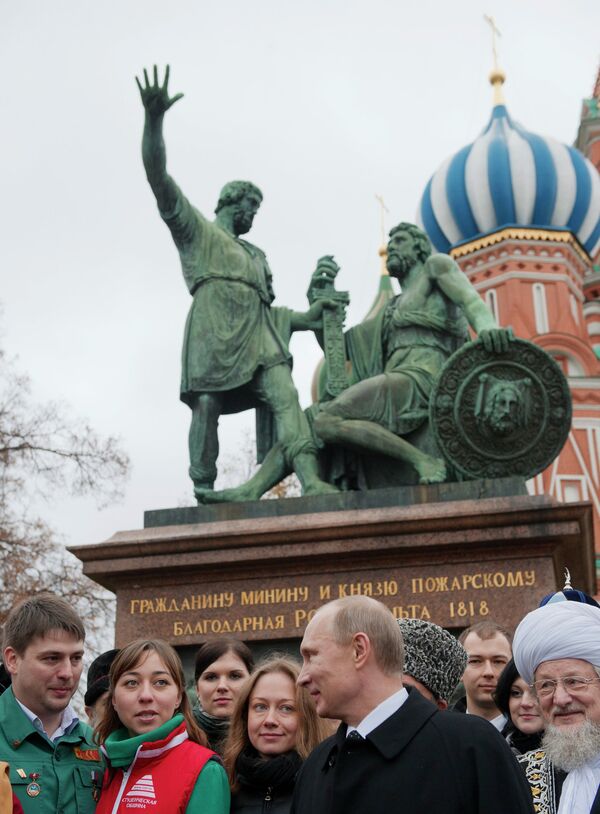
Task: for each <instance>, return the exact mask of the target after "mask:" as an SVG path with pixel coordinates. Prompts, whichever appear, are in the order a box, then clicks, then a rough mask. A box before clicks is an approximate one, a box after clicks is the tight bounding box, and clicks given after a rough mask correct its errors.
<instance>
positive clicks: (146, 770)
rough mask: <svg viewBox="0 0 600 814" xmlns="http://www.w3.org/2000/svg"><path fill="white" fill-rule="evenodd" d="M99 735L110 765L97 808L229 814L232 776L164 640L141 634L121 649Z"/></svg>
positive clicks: (129, 813) (127, 813)
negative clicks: (213, 748) (209, 737)
mask: <svg viewBox="0 0 600 814" xmlns="http://www.w3.org/2000/svg"><path fill="white" fill-rule="evenodd" d="M96 736H97V738H98V740H99V742H100V743H101V744H102V751H103V752H104V754H105V756H106V758H107V762H108V766H109V770H108V771H107V772H105V775H104V786H103V788H102V792H101V794H100V801H99V803H98V807H97V809H96V814H133V812H135V814H139V812H144V811H147V812H152V814H228V812H229V785H228V782H227V776H226V774H225V771H224V769H223V767H222V766H221V765H220V761H219V759H218V758H217V756H216V755H215V753H214V752H212V751H211V750H210V749H208V748H207V747H206V736H205V735H204V733H203V732H202V730H201V729H200V728H199V727H198V725H197V724H196V722H195V721H194V716H193V714H192V710H191V706H190V702H189V700H188V697H187V695H186V692H185V679H184V675H183V669H182V666H181V661H180V660H179V656H178V655H177V653H176V652H175V650H173V648H172V647H171V646H170V645H168V644H167V643H166V642H163V641H161V640H160V639H156V640H150V639H143V640H142V639H140V640H138V641H135V642H132V643H131V644H129V645H127V647H124V648H123V650H121V652H120V653H119V655H118V656H117V658H116V659H115V660H114V662H113V664H112V666H111V669H110V689H109V696H108V699H107V703H106V708H105V712H104V716H103V718H102V720H101V721H100V723H99V724H98V726H97V727H96Z"/></svg>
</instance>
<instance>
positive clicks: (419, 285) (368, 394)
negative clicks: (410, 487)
mask: <svg viewBox="0 0 600 814" xmlns="http://www.w3.org/2000/svg"><path fill="white" fill-rule="evenodd" d="M387 268H388V271H389V273H390V275H392V276H393V277H396V279H398V281H399V282H400V284H401V288H402V293H401V294H400V295H399V296H397V297H395V298H394V299H393V300H391V301H390V302H389V303H388V305H387V306H386V307H385V308H384V309H383V310H382V312H380V313H379V314H378V315H377V316H376V317H374V318H373V319H371V320H369V321H367V322H365V323H362V324H361V325H358V326H356V327H355V328H352V329H351V330H349V331H348V332H347V333H346V335H345V340H346V353H347V356H348V359H349V360H350V362H351V364H352V378H353V381H352V383H351V384H350V385H349V387H347V388H346V389H345V390H344V391H343V392H342V393H341V394H340V395H338V396H336V397H335V398H333V399H332V400H330V401H325V402H322V403H321V404H319V405H318V407H317V409H314V408H310V409H311V413H312V416H313V420H312V429H313V433H314V435H315V437H316V440H317V441H318V442H321V445H326V447H327V448H328V449H329V448H330V447H342V448H345V449H350V450H353V451H356V452H359V453H361V454H364V453H366V454H376V455H379V456H385V457H388V458H392V459H396V460H397V461H401V462H404V463H405V464H408V465H409V466H410V467H412V469H414V470H415V471H416V473H417V476H418V480H419V482H420V483H439V482H443V481H444V480H446V477H447V472H446V465H445V463H444V461H443V459H442V458H440V457H436V456H435V455H431V454H430V453H428V452H426V451H424V450H422V449H419V448H418V447H417V446H415V445H414V444H412V443H410V442H409V441H407V440H406V438H405V437H404V436H406V435H408V434H410V433H413V432H414V431H415V430H416V429H418V428H419V427H420V426H422V425H423V424H426V422H427V421H428V418H429V412H428V408H429V396H430V393H431V390H432V388H433V385H434V383H435V381H436V378H437V376H438V375H439V373H440V371H441V369H442V367H443V366H444V364H445V362H446V361H447V360H448V359H449V357H450V356H451V355H452V354H453V353H454V351H455V350H457V349H458V348H459V347H460V346H461V345H462V344H464V343H465V342H467V341H469V335H468V325H470V326H471V328H472V329H473V330H474V331H475V333H476V334H477V335H478V336H479V338H480V339H481V340H482V342H483V344H484V346H485V348H486V350H488V351H490V352H498V353H502V352H504V351H506V350H507V348H508V343H509V341H510V340H511V338H512V332H511V331H510V329H502V328H499V327H498V325H497V323H496V320H495V319H494V316H493V314H492V313H491V311H490V310H489V308H488V307H487V305H486V304H485V303H484V302H483V300H482V299H481V297H480V296H479V294H478V293H477V291H476V290H475V289H474V288H473V286H472V285H471V283H470V282H469V280H468V279H467V278H466V277H465V275H464V274H463V273H462V271H461V270H460V269H459V267H458V266H457V264H456V263H455V262H454V260H453V259H452V258H451V257H449V256H448V255H445V254H432V247H431V244H430V242H429V239H428V238H427V236H426V235H425V233H424V232H422V231H421V230H420V229H419V228H418V227H417V226H414V225H413V224H409V223H401V224H399V225H398V226H396V227H394V228H393V229H392V230H391V231H390V235H389V242H388V247H387ZM337 271H338V268H337V266H336V264H335V263H334V262H333V260H331V259H329V258H324V259H323V260H322V261H321V262H320V263H319V266H318V268H317V271H316V272H315V274H314V275H313V280H314V279H315V278H323V277H326V276H330V277H331V278H333V277H334V276H335V275H336V274H337ZM289 471H290V470H289V466H286V464H285V460H284V457H283V455H282V454H281V450H280V449H278V447H277V445H276V446H274V447H273V448H272V450H271V451H270V452H269V454H268V455H267V457H266V458H265V461H264V462H263V464H262V466H261V468H260V469H259V470H258V472H257V473H256V474H255V475H254V476H253V477H252V478H251V479H250V480H249V481H247V483H245V484H243V485H242V486H241V487H238V488H236V489H226V490H223V491H221V492H214V493H213V497H214V499H215V500H219V501H220V500H252V499H258V498H259V497H260V496H261V495H262V494H264V492H265V491H267V490H268V489H269V488H271V487H272V486H273V485H274V484H275V483H278V482H279V481H280V480H281V479H282V478H283V477H285V476H286V475H287V474H288V473H289Z"/></svg>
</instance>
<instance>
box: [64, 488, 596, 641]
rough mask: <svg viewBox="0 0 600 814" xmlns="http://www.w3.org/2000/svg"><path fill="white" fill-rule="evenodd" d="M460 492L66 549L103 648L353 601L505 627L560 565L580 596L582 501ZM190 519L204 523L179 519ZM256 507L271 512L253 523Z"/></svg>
mask: <svg viewBox="0 0 600 814" xmlns="http://www.w3.org/2000/svg"><path fill="white" fill-rule="evenodd" d="M473 483H474V482H472V483H471V485H465V484H462V485H461V484H455V485H454V486H455V487H456V489H454V491H453V490H452V489H450V488H449V487H448V488H445V487H446V486H447V485H444V486H443V487H414V488H413V492H412V499H411V502H412V505H401V503H402V500H401V499H400V498H401V497H402V496H400V493H399V490H380V492H381V493H380V498H381V499H379V500H378V496H377V493H371V494H370V496H369V500H368V501H366V502H365V500H364V499H363V500H362V501H361V500H360V499H359V498H348V497H344V498H339V499H338V500H337V503H336V502H334V503H331V501H329V502H327V499H326V498H329V496H323V500H321V501H320V502H319V501H316V502H315V501H314V500H313V499H310V498H308V499H303V498H300V499H297V500H295V501H285V500H282V501H261V502H260V504H248V507H250V508H247V509H246V510H245V509H244V507H243V504H236V506H235V509H234V511H233V512H232V513H233V514H234V518H233V519H227V510H226V507H219V508H218V510H216V511H215V512H213V513H212V514H211V513H210V510H203V509H197V510H196V509H190V510H182V511H183V515H182V514H181V512H179V513H178V511H177V510H172V511H171V514H169V513H168V512H167V513H166V514H165V513H163V514H164V515H165V516H163V517H162V522H164V521H165V517H166V519H167V520H168V521H172V522H171V525H155V526H154V527H149V528H144V529H142V530H139V531H123V532H118V533H117V534H115V535H114V536H113V537H111V538H110V539H109V540H107V541H106V542H103V543H98V544H95V545H88V546H78V547H75V548H72V549H71V551H73V552H74V553H75V554H76V555H77V556H78V557H79V558H80V559H81V560H82V562H83V566H84V573H85V574H86V575H87V576H89V577H90V578H91V579H93V580H96V582H99V583H100V584H101V585H103V586H105V587H106V588H109V589H110V590H111V591H114V592H115V593H116V596H117V624H116V631H117V632H116V645H117V646H122V645H123V644H125V643H126V642H128V641H130V640H131V639H133V638H136V637H140V636H144V637H150V636H153V637H154V636H158V637H161V638H164V639H166V640H167V641H169V642H171V643H172V644H173V645H175V646H177V647H178V648H180V647H182V646H186V645H187V646H190V645H197V644H199V643H200V642H202V641H205V640H206V639H211V638H215V637H218V636H223V635H230V634H231V635H235V636H237V637H239V638H242V639H244V640H247V641H250V642H260V641H264V642H265V643H269V644H271V643H272V644H274V643H275V640H288V641H289V640H290V639H292V640H293V639H297V638H299V637H301V636H302V634H303V631H304V628H305V626H306V623H307V621H308V620H309V619H310V617H311V614H312V613H313V612H314V611H315V609H316V608H318V607H319V606H320V605H322V604H323V603H324V602H326V601H328V600H330V599H335V598H338V597H342V596H351V595H353V594H366V595H368V596H373V597H375V598H377V599H380V600H381V601H382V602H384V603H385V604H386V605H388V606H389V607H390V608H391V609H392V611H393V613H394V614H395V615H396V616H397V617H401V616H406V617H416V618H420V619H428V620H431V621H434V622H437V623H438V624H440V625H442V626H444V627H446V628H464V627H466V626H468V625H470V624H472V623H474V622H477V621H480V620H483V619H494V620H496V621H498V622H500V623H502V624H504V625H506V626H507V627H509V628H514V626H515V625H516V624H517V623H518V622H519V620H520V619H521V618H522V616H523V615H524V614H525V613H526V612H528V611H529V610H531V609H533V608H534V607H536V606H537V605H538V603H539V601H540V599H541V598H542V597H543V596H544V595H545V594H546V593H549V592H550V591H554V590H556V589H557V587H559V586H561V585H562V584H563V572H564V568H565V567H568V568H569V570H570V572H571V577H572V582H573V585H574V586H576V587H578V588H581V589H583V590H585V591H587V592H590V593H594V591H595V571H594V556H593V553H594V547H593V539H592V509H591V505H590V504H589V503H577V504H573V503H571V504H562V503H558V502H556V501H554V500H553V499H551V498H548V497H530V496H528V495H527V494H512V495H510V494H500V495H499V496H487V495H489V494H490V493H492V492H493V491H494V488H493V487H492V488H482V487H479V489H478V490H477V487H474V486H473ZM479 483H484V484H485V483H486V482H479ZM488 487H489V484H488ZM461 490H462V491H461ZM505 491H506V490H505ZM403 494H404V493H403ZM475 494H479V495H483V496H482V497H475V496H474V495H475ZM404 496H405V495H404ZM333 497H334V498H335V497H336V496H333ZM405 497H406V496H405ZM409 497H410V496H409ZM419 499H420V501H421V502H415V501H418V500H419ZM311 500H312V501H313V502H312V503H311ZM302 501H304V503H302ZM306 501H308V503H307V502H306ZM352 501H354V507H352V505H353V504H352ZM264 503H273V504H275V503H277V504H279V505H277V506H272V507H263V506H262V504H264ZM286 503H287V504H288V506H289V507H290V510H294V507H295V513H290V512H288V513H285V509H286V506H285V505H283V504H286ZM378 503H379V504H380V505H377V504H378ZM253 506H254V508H251V507H253ZM185 512H188V514H187V515H186V514H185ZM189 512H192V515H190V514H189ZM194 512H198V513H200V514H199V516H200V517H204V519H203V520H199V521H197V522H189V519H190V517H191V518H192V519H193V517H194V516H195V515H193V513H194ZM202 512H204V514H202ZM244 512H245V513H246V516H243V515H244ZM264 512H271V515H272V516H257V515H258V514H260V513H264ZM158 514H159V515H160V513H158ZM182 518H183V520H185V521H187V522H182ZM207 518H208V519H207ZM158 522H161V518H160V517H158Z"/></svg>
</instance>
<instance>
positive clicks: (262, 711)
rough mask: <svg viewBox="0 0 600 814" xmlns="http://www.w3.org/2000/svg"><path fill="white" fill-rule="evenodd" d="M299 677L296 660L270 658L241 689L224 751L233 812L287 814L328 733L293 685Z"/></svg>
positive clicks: (307, 699) (304, 694)
mask: <svg viewBox="0 0 600 814" xmlns="http://www.w3.org/2000/svg"><path fill="white" fill-rule="evenodd" d="M299 673H300V665H299V664H298V663H297V662H295V661H293V660H292V659H290V658H287V657H278V656H273V657H271V658H267V659H266V660H265V661H263V662H261V663H260V664H259V665H258V666H257V668H256V669H255V671H254V672H253V673H252V675H251V676H250V678H249V679H248V680H247V681H246V683H245V684H244V686H243V687H242V689H241V692H240V694H239V696H238V699H237V702H236V705H235V708H234V711H233V715H232V716H231V726H230V729H229V737H228V739H227V742H226V744H225V753H224V760H225V766H226V767H227V774H228V775H229V780H230V782H231V788H232V792H233V794H232V800H231V812H232V814H257V812H260V811H266V810H268V811H269V814H288V812H289V811H290V808H291V805H292V793H293V791H294V784H295V782H296V776H297V774H298V771H299V770H300V767H301V766H302V763H303V761H304V759H305V758H306V757H308V755H309V753H310V752H312V750H313V749H314V748H315V746H317V744H319V743H320V742H321V741H322V740H324V739H325V738H326V737H328V736H329V735H330V734H331V728H330V726H329V724H328V723H325V722H324V721H323V720H322V719H321V718H319V716H318V715H317V712H316V710H315V706H314V704H313V702H312V699H311V698H310V696H309V695H308V693H307V692H306V690H305V689H303V688H302V687H298V686H297V684H296V681H297V679H298V675H299Z"/></svg>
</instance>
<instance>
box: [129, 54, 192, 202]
mask: <svg viewBox="0 0 600 814" xmlns="http://www.w3.org/2000/svg"><path fill="white" fill-rule="evenodd" d="M135 81H136V82H137V86H138V88H139V90H140V96H141V98H142V104H143V105H144V110H145V111H146V116H145V120H144V135H143V137H142V158H143V161H144V168H145V170H146V175H147V177H148V182H149V183H150V186H151V187H152V191H153V192H154V195H155V197H156V201H157V203H158V206H159V208H160V210H161V211H162V212H167V211H169V210H170V209H171V208H172V207H173V206H174V204H175V201H176V196H177V185H176V184H175V181H173V179H172V178H171V176H170V175H169V174H168V173H167V153H166V149H165V141H164V138H163V132H162V127H163V118H164V115H165V113H166V112H167V110H168V109H169V108H170V107H172V106H173V105H174V104H175V102H177V101H178V100H179V99H181V97H182V96H183V93H177V94H176V95H175V96H173V97H172V98H169V91H168V83H169V66H168V65H167V68H166V70H165V78H164V81H163V83H162V85H161V84H159V81H158V69H157V67H156V65H155V66H154V70H153V80H152V81H150V79H149V77H148V72H147V70H146V69H145V68H144V84H143V85H142V83H141V82H140V80H139V79H138V78H137V76H136V78H135Z"/></svg>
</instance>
